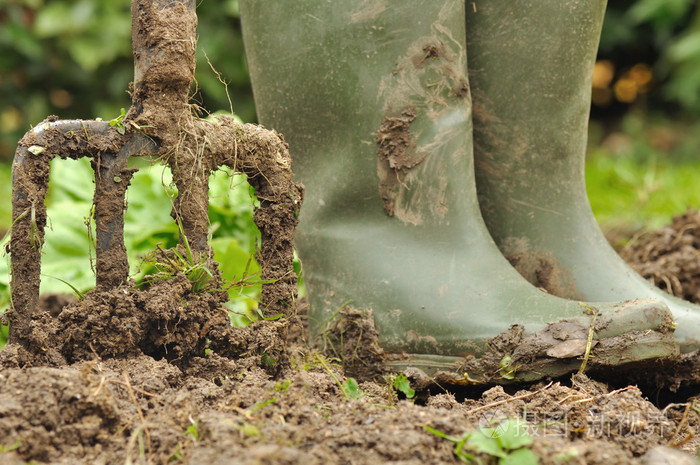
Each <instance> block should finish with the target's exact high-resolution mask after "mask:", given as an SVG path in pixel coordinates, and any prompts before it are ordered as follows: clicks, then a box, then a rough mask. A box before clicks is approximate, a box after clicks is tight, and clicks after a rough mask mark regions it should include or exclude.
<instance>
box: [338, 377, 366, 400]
mask: <svg viewBox="0 0 700 465" xmlns="http://www.w3.org/2000/svg"><path fill="white" fill-rule="evenodd" d="M343 392H344V393H345V395H346V396H347V397H349V398H351V399H359V398H360V397H362V391H361V390H360V386H359V385H358V384H357V381H356V380H355V378H348V379H347V380H345V382H344V383H343Z"/></svg>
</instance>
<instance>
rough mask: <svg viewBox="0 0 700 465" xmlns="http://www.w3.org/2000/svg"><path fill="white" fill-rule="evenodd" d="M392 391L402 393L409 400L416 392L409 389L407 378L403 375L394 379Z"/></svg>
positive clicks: (409, 384)
mask: <svg viewBox="0 0 700 465" xmlns="http://www.w3.org/2000/svg"><path fill="white" fill-rule="evenodd" d="M394 389H396V390H397V391H399V392H402V393H403V394H404V395H405V396H406V397H407V398H409V399H412V398H413V396H415V395H416V391H415V390H413V389H411V383H410V382H409V381H408V378H406V375H403V374H401V375H399V376H397V377H396V378H395V379H394Z"/></svg>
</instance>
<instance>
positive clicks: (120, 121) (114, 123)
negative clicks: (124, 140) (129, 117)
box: [109, 108, 126, 135]
mask: <svg viewBox="0 0 700 465" xmlns="http://www.w3.org/2000/svg"><path fill="white" fill-rule="evenodd" d="M125 116H126V111H125V110H124V108H122V109H121V114H120V115H119V116H117V117H116V118H114V119H112V120H110V121H109V126H110V127H113V128H117V132H118V133H119V134H122V135H123V134H124V133H125V132H126V126H125V125H124V117H125Z"/></svg>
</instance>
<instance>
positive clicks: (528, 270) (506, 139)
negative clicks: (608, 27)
mask: <svg viewBox="0 0 700 465" xmlns="http://www.w3.org/2000/svg"><path fill="white" fill-rule="evenodd" d="M471 3H472V5H473V8H467V10H466V23H467V43H468V48H469V77H470V83H471V86H472V97H473V102H474V157H475V163H476V182H477V191H478V192H479V202H480V205H481V211H482V214H483V215H484V220H485V221H486V224H487V226H488V229H489V231H490V232H491V235H492V236H493V238H494V239H495V241H496V243H497V244H498V246H499V248H500V249H501V251H502V252H503V254H504V255H505V256H506V257H508V258H509V259H510V260H511V262H512V263H514V264H515V266H516V268H518V270H519V271H520V272H521V273H522V274H523V276H525V277H527V278H528V280H530V282H532V283H533V284H535V285H536V286H538V287H542V288H545V289H546V290H547V291H549V292H550V293H552V294H554V295H558V296H560V297H566V298H570V299H582V300H610V299H620V298H624V299H629V298H635V297H639V296H643V297H649V298H656V299H662V300H663V301H665V302H666V303H667V304H668V305H669V307H670V309H671V311H672V313H673V316H674V320H675V322H676V331H675V335H676V337H677V339H678V340H679V341H680V344H681V351H682V352H690V351H692V350H696V349H698V348H700V307H697V306H695V305H692V304H690V303H688V302H685V301H682V300H679V299H676V298H674V297H671V296H669V295H668V294H666V293H664V292H662V291H661V290H659V289H658V288H656V287H654V286H652V285H651V284H650V283H648V282H647V281H646V280H644V279H643V278H641V277H640V276H639V275H637V273H635V272H634V271H633V270H632V269H631V268H629V267H628V266H627V265H626V264H625V263H624V262H623V260H622V259H621V258H620V257H619V256H618V255H617V254H616V253H615V251H614V250H613V249H612V247H610V245H609V244H608V242H607V240H606V239H605V237H604V236H603V234H602V233H601V231H600V228H599V227H598V224H597V222H596V220H595V218H594V216H593V213H592V212H591V208H590V205H589V203H588V197H587V196H586V187H585V179H584V164H585V148H586V139H587V127H588V116H589V110H590V101H591V98H590V94H591V79H592V74H593V65H594V63H595V57H596V51H597V48H598V40H599V37H600V29H601V26H602V21H603V16H604V12H605V4H606V2H605V0H588V1H584V2H581V1H575V0H540V1H537V2H528V3H527V5H525V3H524V2H521V1H514V0H481V1H475V2H474V1H473V2H471Z"/></svg>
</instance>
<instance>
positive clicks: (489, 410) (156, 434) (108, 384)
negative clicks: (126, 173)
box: [0, 212, 700, 465]
mask: <svg viewBox="0 0 700 465" xmlns="http://www.w3.org/2000/svg"><path fill="white" fill-rule="evenodd" d="M697 219H700V215H699V214H698V213H695V212H689V213H687V214H686V215H684V216H683V217H680V218H677V219H676V220H674V222H673V224H672V225H670V226H669V227H668V228H664V229H663V230H661V231H659V232H655V233H651V234H647V235H644V236H640V237H638V238H636V240H635V241H634V242H633V243H631V245H630V246H629V248H628V249H627V251H623V254H625V256H626V257H627V258H628V259H630V258H632V264H633V266H635V267H639V269H643V268H642V267H643V266H651V265H649V263H653V260H658V261H660V262H661V263H663V264H664V265H663V266H665V267H666V268H662V266H661V265H657V266H656V268H653V269H656V270H661V271H660V272H662V273H664V276H667V277H668V276H670V275H671V274H672V275H673V276H674V278H673V280H672V281H671V282H676V280H677V281H678V282H679V283H680V285H681V288H682V289H686V290H688V292H692V291H690V289H693V287H692V286H693V284H692V283H694V282H695V281H694V280H695V279H697V276H695V277H693V278H689V276H691V275H693V273H692V270H694V269H695V268H690V267H689V266H686V265H685V264H686V263H691V264H693V266H694V262H696V261H694V260H687V259H686V257H684V255H685V254H697V253H698V250H697V244H698V242H697V240H696V241H695V242H693V241H691V240H690V239H689V238H688V235H689V234H691V232H692V231H695V230H696V228H695V226H691V225H695V224H698V225H699V226H698V227H700V222H697ZM645 240H648V242H645ZM631 251H637V252H635V253H632V252H631ZM640 251H646V252H645V253H646V255H644V254H642V253H641V252H640ZM650 251H651V252H650ZM634 257H646V258H647V259H649V260H651V261H650V262H649V263H647V264H644V263H640V262H634ZM650 257H651V258H650ZM664 257H665V258H664ZM652 259H653V260H652ZM670 263H673V264H675V265H673V266H671V265H669V264H670ZM693 276H694V275H693ZM668 279H671V278H668ZM140 292H141V293H135V292H133V291H132V293H131V294H128V293H126V294H125V293H124V292H123V291H122V292H121V293H120V290H119V289H117V290H115V291H114V295H113V298H112V299H111V300H110V299H107V300H106V301H105V300H104V294H100V295H102V297H101V298H102V299H103V301H100V302H97V301H94V300H93V301H89V300H88V301H87V302H88V303H86V301H74V300H68V301H64V300H62V299H61V298H58V297H55V296H53V297H50V298H47V299H44V301H43V305H44V306H45V308H46V312H47V314H48V315H52V318H53V322H54V325H53V326H52V327H56V328H58V329H56V330H55V331H54V330H52V331H54V332H53V333H51V334H50V335H48V336H47V335H44V336H42V337H43V339H42V341H43V342H44V349H45V350H44V351H43V352H42V353H43V354H44V356H43V357H42V356H36V357H34V358H28V357H27V356H26V354H24V358H23V357H22V354H21V353H19V351H18V350H17V349H16V347H15V348H14V349H13V348H12V347H10V346H8V347H7V348H6V349H4V350H3V351H2V352H0V359H1V361H2V368H1V369H0V438H1V439H0V463H3V464H24V463H29V462H32V461H33V462H35V463H50V464H116V463H119V464H121V463H133V464H168V463H182V464H190V463H191V464H198V463H209V464H212V465H216V464H229V463H234V464H236V463H240V464H261V463H269V464H272V463H275V464H276V463H282V464H284V463H309V464H315V463H324V464H336V463H337V464H365V463H367V464H369V463H402V464H424V463H459V462H460V461H459V458H458V457H457V456H456V455H455V443H454V442H452V441H450V440H449V439H445V438H443V437H440V436H439V435H436V434H435V433H434V432H431V431H429V430H428V428H426V427H429V428H432V429H433V430H434V431H439V432H441V433H444V434H445V435H448V436H451V437H453V438H457V439H459V438H461V437H463V435H464V434H465V433H472V434H473V435H479V434H482V432H484V431H487V430H481V429H480V428H482V427H486V426H489V425H491V426H498V425H503V426H500V427H497V428H495V429H494V430H492V433H490V434H494V433H493V431H495V433H496V434H497V435H498V434H505V432H507V431H504V430H503V429H502V428H505V429H506V430H507V428H513V427H514V426H513V425H514V423H508V422H504V421H505V419H512V418H520V419H521V420H522V421H523V422H524V423H523V425H525V426H521V429H520V430H519V433H518V434H521V435H525V434H527V435H528V436H530V437H531V438H532V440H533V441H532V444H531V445H526V446H524V447H525V448H529V449H530V450H532V451H533V452H534V454H535V455H537V456H538V457H539V461H540V463H541V464H564V463H566V464H608V463H618V464H635V463H679V464H680V463H684V462H683V461H682V460H684V459H688V460H689V462H688V463H693V461H692V456H690V455H689V454H687V455H683V456H680V458H679V457H676V456H675V455H674V454H675V453H678V452H679V451H686V452H689V453H695V451H696V449H697V448H698V447H699V446H700V439H699V438H698V430H699V429H700V405H698V404H696V401H695V399H696V396H697V394H698V392H699V391H698V389H697V388H695V387H690V388H685V389H682V392H677V393H675V394H671V393H670V392H669V391H668V390H666V389H658V388H653V387H649V386H643V388H644V389H645V390H644V391H641V390H640V389H639V388H637V387H635V386H628V385H626V384H624V383H623V384H619V382H620V381H619V380H617V383H618V384H615V383H613V382H610V380H608V382H609V383H610V384H605V383H604V382H603V381H602V378H598V379H592V378H589V377H587V376H586V375H577V376H572V377H566V378H564V379H559V380H546V381H542V382H539V383H536V384H530V385H520V386H506V387H501V386H496V387H473V388H469V389H466V388H461V389H456V390H455V389H447V387H446V386H441V385H439V384H438V383H435V382H431V381H430V380H428V379H426V378H425V377H424V376H422V375H421V373H420V372H418V371H411V370H408V371H407V372H406V373H405V375H406V376H407V377H408V379H409V380H410V383H411V386H412V387H413V388H414V389H415V390H416V395H415V396H414V397H413V398H411V399H408V398H406V395H405V394H404V393H403V392H399V391H398V390H397V389H396V388H395V387H394V383H393V381H394V380H395V376H396V374H394V373H387V372H381V371H380V370H377V369H376V363H375V362H376V360H377V358H378V357H381V356H382V353H381V349H380V348H379V347H378V346H376V345H374V343H373V340H372V339H373V338H372V334H374V333H373V332H372V331H373V328H371V327H365V326H366V321H367V320H366V319H365V318H362V317H361V315H360V314H359V313H357V312H355V311H352V310H351V309H347V310H344V311H343V312H342V313H343V315H344V316H343V318H341V319H339V320H338V321H337V322H336V323H335V324H334V326H333V327H332V328H331V329H332V331H330V332H329V338H328V340H327V341H326V342H327V344H326V345H325V347H324V346H320V348H319V349H315V348H311V347H309V346H308V345H307V344H306V343H305V340H306V339H305V337H304V331H303V329H302V328H303V326H304V325H303V315H299V316H298V317H296V318H294V319H291V320H289V321H290V322H291V323H294V324H295V325H294V326H295V328H294V330H292V331H289V332H288V334H289V339H288V340H287V341H286V344H285V343H283V341H282V340H281V339H279V337H280V336H279V335H280V334H285V333H287V331H282V330H280V328H279V325H286V324H287V323H285V322H280V321H261V322H257V323H254V324H253V325H252V326H250V327H249V328H247V329H244V330H231V331H230V332H228V333H227V334H228V338H229V339H228V342H227V343H229V344H231V345H230V347H235V348H236V349H235V350H233V349H224V347H223V346H217V345H216V342H212V340H206V341H201V339H198V338H197V337H193V336H192V334H201V331H202V329H201V328H200V329H199V333H198V329H197V326H196V325H201V324H205V323H204V322H203V321H199V320H198V316H197V315H198V314H202V315H207V317H208V318H211V315H212V314H215V313H216V312H213V311H212V309H215V308H218V307H217V305H218V302H216V301H217V300H218V297H216V295H215V294H211V293H210V294H206V293H205V294H204V295H205V296H208V297H203V296H201V295H200V296H195V295H193V294H192V293H191V289H188V284H187V280H185V279H183V278H173V279H172V280H166V281H163V282H161V283H158V285H155V286H153V287H151V288H150V289H149V290H144V291H140ZM85 305H91V307H90V309H87V308H83V310H90V311H89V312H87V313H89V314H90V315H94V316H93V317H92V318H93V319H94V318H97V319H99V318H103V321H104V325H106V326H105V327H104V328H103V330H104V331H106V332H110V331H111V334H112V337H113V338H115V339H114V345H113V346H106V345H105V344H106V342H105V340H104V338H100V336H99V334H97V332H96V331H95V330H94V328H95V326H90V325H87V324H86V323H84V320H83V319H81V318H79V317H78V316H77V315H80V314H86V313H83V312H80V311H79V310H80V309H81V306H85ZM191 305H193V306H195V307H197V308H201V309H203V310H202V311H201V312H200V313H198V312H191V313H189V315H190V316H189V319H184V318H185V314H184V313H183V314H180V315H179V316H176V314H177V312H178V308H183V306H188V307H189V306H191ZM206 309H208V310H206ZM212 312H213V313H212ZM107 315H110V317H107ZM111 316H115V317H116V316H119V318H118V320H119V321H120V323H119V324H117V323H116V321H117V319H116V318H112V317H111ZM176 318H183V320H182V321H181V323H178V325H172V324H170V325H169V324H164V323H163V322H166V323H167V322H171V323H172V322H173V321H175V319H176ZM132 320H133V321H132ZM110 322H111V323H110ZM159 322H160V326H159ZM81 324H82V326H81ZM109 324H115V325H117V327H116V328H112V329H110V327H109ZM128 324H133V325H134V326H133V327H132V328H134V330H133V331H131V332H130V331H126V330H125V325H128ZM212 324H213V323H212ZM93 325H94V321H93ZM37 327H38V326H37ZM136 327H142V328H147V329H145V330H143V331H141V332H139V333H136V332H135V328H136ZM178 328H179V329H178ZM208 331H209V332H208V333H209V334H214V335H216V334H218V333H216V331H211V330H208ZM227 331H228V330H227ZM119 334H122V336H121V337H122V338H121V339H118V338H117V336H118V335H119ZM353 335H355V336H357V337H358V338H360V339H361V341H362V342H361V344H359V345H358V347H360V348H361V355H362V357H361V358H362V359H364V360H366V361H367V362H368V363H364V364H363V363H362V361H361V360H358V359H357V358H353V357H352V356H353V355H357V354H355V351H351V352H352V353H345V352H338V346H337V345H334V344H333V342H334V339H333V338H334V337H335V338H338V337H343V338H345V340H346V341H347V340H349V339H352V338H353V337H354V336H353ZM367 335H369V336H367ZM128 338H130V339H129V340H127V339H128ZM156 341H158V342H157V343H156ZM275 344H280V345H283V346H285V348H286V356H287V358H286V360H285V361H277V360H274V359H273V357H270V356H269V354H270V353H272V352H271V351H270V348H271V347H272V346H273V345H275ZM118 347H121V348H122V350H121V351H120V350H117V348H118ZM345 347H348V345H347V344H346V346H345ZM125 348H129V350H126V349H125ZM346 352H347V350H346ZM359 353H360V352H358V354H359ZM49 354H53V355H49ZM98 354H100V355H98ZM341 359H345V361H344V362H342V361H341ZM343 363H344V364H345V366H343ZM373 367H374V368H373ZM344 368H345V370H344ZM350 374H352V375H354V376H356V377H357V380H358V381H359V386H358V388H359V389H358V391H353V390H352V389H348V388H347V387H344V386H347V385H346V380H347V376H349V375H350ZM613 381H614V380H613ZM499 428H501V429H499ZM661 446H664V447H667V448H660V447H661ZM650 451H651V452H650ZM469 452H470V453H472V454H473V455H475V456H476V457H478V458H481V459H482V460H483V463H496V461H495V459H494V458H493V457H492V456H489V455H488V454H484V453H478V452H476V451H469ZM505 452H506V453H509V452H511V451H508V450H506V451H505ZM654 455H655V456H656V459H654V460H657V461H653V460H652V457H653V456H654ZM659 455H661V458H659ZM660 460H667V461H666V462H663V461H660Z"/></svg>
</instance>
